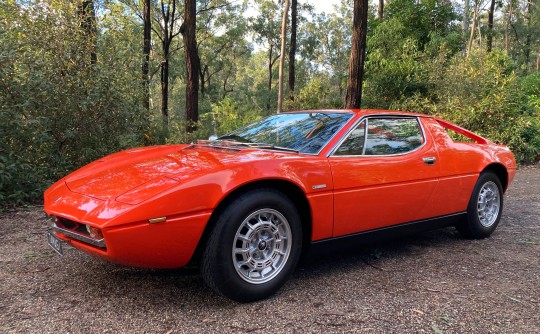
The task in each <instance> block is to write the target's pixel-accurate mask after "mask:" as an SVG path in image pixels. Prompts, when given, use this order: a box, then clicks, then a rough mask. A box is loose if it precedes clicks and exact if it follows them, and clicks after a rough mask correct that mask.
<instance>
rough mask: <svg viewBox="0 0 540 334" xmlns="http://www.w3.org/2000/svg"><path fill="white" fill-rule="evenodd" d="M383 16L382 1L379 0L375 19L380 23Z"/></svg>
mask: <svg viewBox="0 0 540 334" xmlns="http://www.w3.org/2000/svg"><path fill="white" fill-rule="evenodd" d="M383 16H384V0H379V7H378V8H377V19H378V20H379V21H382V20H383Z"/></svg>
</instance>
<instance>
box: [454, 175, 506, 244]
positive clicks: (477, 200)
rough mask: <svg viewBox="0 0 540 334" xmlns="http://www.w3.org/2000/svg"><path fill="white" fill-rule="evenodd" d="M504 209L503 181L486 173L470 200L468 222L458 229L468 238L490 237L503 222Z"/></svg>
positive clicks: (479, 180)
mask: <svg viewBox="0 0 540 334" xmlns="http://www.w3.org/2000/svg"><path fill="white" fill-rule="evenodd" d="M502 209H503V190H502V186H501V181H500V180H499V178H498V177H497V175H495V174H493V173H492V172H484V173H482V174H480V177H479V178H478V181H477V182H476V185H475V186H474V190H473V193H472V195H471V199H470V200H469V205H468V207H467V220H466V221H464V222H462V223H460V224H458V225H457V226H456V227H457V229H458V231H459V232H460V233H461V235H463V236H465V237H467V238H474V239H482V238H486V237H489V236H490V235H491V233H493V231H495V229H496V228H497V225H498V224H499V221H500V220H501V214H502Z"/></svg>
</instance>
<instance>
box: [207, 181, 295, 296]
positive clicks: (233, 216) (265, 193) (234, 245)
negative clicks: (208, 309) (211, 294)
mask: <svg viewBox="0 0 540 334" xmlns="http://www.w3.org/2000/svg"><path fill="white" fill-rule="evenodd" d="M301 248H302V225H301V222H300V217H299V214H298V211H297V210H296V208H295V207H294V205H292V204H291V201H290V199H289V198H288V197H287V196H285V195H284V194H282V193H281V192H279V191H276V190H273V189H259V190H253V191H250V192H248V193H245V194H243V195H242V196H240V197H238V198H237V199H236V200H234V201H233V202H232V203H231V204H230V205H229V206H228V207H227V208H225V210H223V211H222V213H221V214H220V216H219V217H218V218H217V221H216V223H215V224H214V225H213V228H212V231H211V232H210V236H209V239H208V242H207V244H206V248H205V250H204V253H203V257H202V262H201V274H202V276H203V279H204V280H205V282H206V283H207V284H208V285H209V286H210V287H211V288H213V289H214V290H216V291H217V292H218V293H220V294H222V295H224V296H226V297H228V298H231V299H233V300H236V301H239V302H250V301H255V300H259V299H263V298H266V297H268V296H270V295H272V294H273V293H275V292H276V291H277V290H278V289H279V288H280V287H281V286H282V285H283V284H284V283H285V282H286V280H287V279H288V277H289V276H290V274H291V273H292V271H293V270H294V268H295V266H296V263H297V262H298V258H299V256H300V251H301Z"/></svg>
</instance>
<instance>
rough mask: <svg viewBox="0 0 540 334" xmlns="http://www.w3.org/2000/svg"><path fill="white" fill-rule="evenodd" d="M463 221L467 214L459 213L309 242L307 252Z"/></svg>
mask: <svg viewBox="0 0 540 334" xmlns="http://www.w3.org/2000/svg"><path fill="white" fill-rule="evenodd" d="M464 219H467V212H459V213H454V214H451V215H445V216H440V217H435V218H429V219H424V220H418V221H413V222H408V223H404V224H399V225H393V226H388V227H383V228H379V229H375V230H369V231H363V232H360V233H354V234H348V235H344V236H339V237H335V238H328V239H322V240H317V241H313V242H311V245H310V246H311V247H310V250H309V252H310V253H312V252H318V251H322V250H325V251H328V248H331V249H332V248H334V249H336V250H339V249H342V248H348V247H351V246H358V245H369V244H375V243H379V242H381V241H386V240H389V239H395V238H398V237H403V236H407V235H411V234H416V233H419V232H424V231H429V230H435V229H439V228H443V227H448V226H452V225H455V224H457V223H458V222H460V221H463V220H464Z"/></svg>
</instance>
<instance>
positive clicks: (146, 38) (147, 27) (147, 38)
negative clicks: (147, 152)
mask: <svg viewBox="0 0 540 334" xmlns="http://www.w3.org/2000/svg"><path fill="white" fill-rule="evenodd" d="M143 1H144V3H143V15H142V16H143V57H144V58H143V64H142V85H143V94H142V95H143V97H142V99H143V102H142V105H143V119H144V121H143V126H142V131H141V132H142V137H143V143H144V145H149V144H150V140H149V138H150V135H149V133H148V126H149V123H150V50H151V45H152V19H151V16H150V11H151V8H150V0H143Z"/></svg>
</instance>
